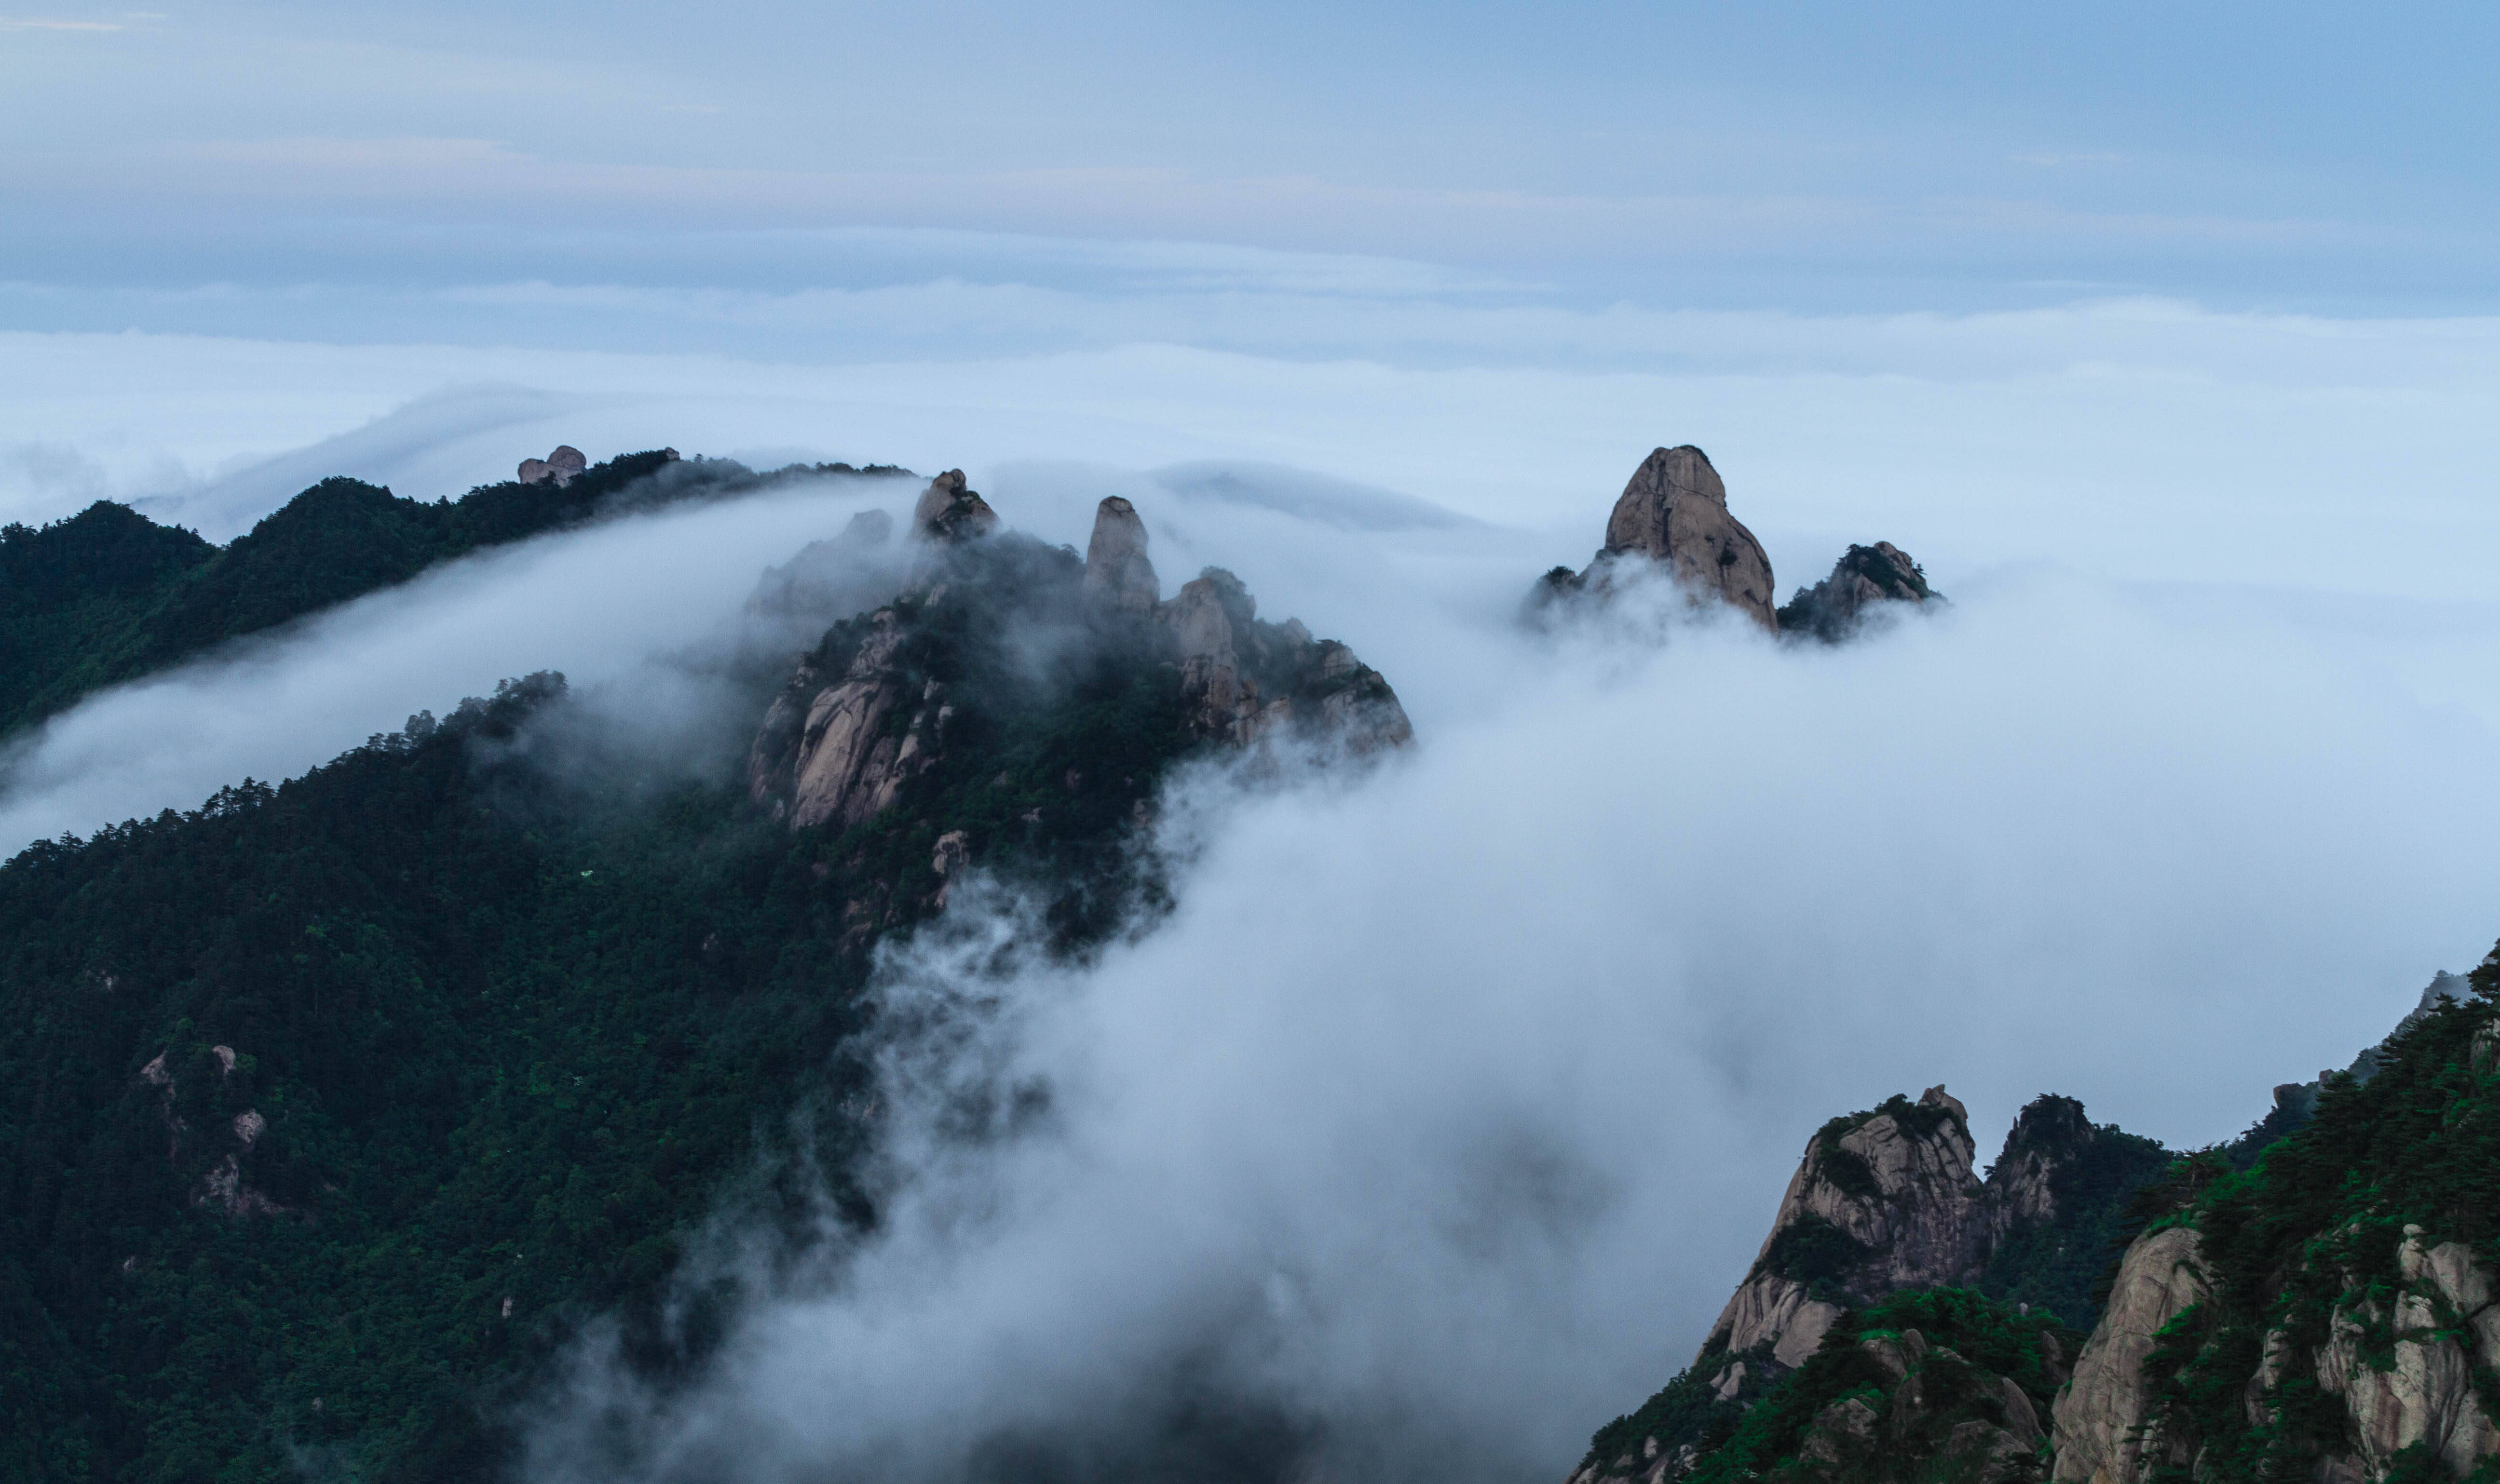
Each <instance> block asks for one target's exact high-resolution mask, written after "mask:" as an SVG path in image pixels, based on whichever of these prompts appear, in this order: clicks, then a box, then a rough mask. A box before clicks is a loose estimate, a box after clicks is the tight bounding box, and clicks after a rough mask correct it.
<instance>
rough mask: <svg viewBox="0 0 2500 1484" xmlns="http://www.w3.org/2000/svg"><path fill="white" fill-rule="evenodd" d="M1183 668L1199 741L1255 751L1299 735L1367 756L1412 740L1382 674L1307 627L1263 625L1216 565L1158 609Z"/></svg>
mask: <svg viewBox="0 0 2500 1484" xmlns="http://www.w3.org/2000/svg"><path fill="white" fill-rule="evenodd" d="M1154 612H1155V621H1156V623H1157V624H1158V625H1160V626H1161V627H1162V628H1163V629H1165V630H1166V631H1167V632H1168V633H1169V635H1170V642H1171V646H1172V650H1173V652H1174V654H1175V655H1176V656H1177V657H1178V659H1179V663H1180V694H1181V704H1182V707H1183V715H1184V718H1185V725H1186V726H1188V727H1189V729H1190V732H1191V733H1192V734H1193V735H1195V736H1198V737H1201V738H1204V739H1207V740H1211V741H1218V742H1225V743H1230V744H1231V745H1233V746H1235V747H1249V746H1252V745H1255V744H1257V743H1259V742H1260V741H1262V740H1263V739H1265V738H1267V737H1271V736H1275V735H1278V734H1280V733H1284V732H1287V731H1292V730H1299V731H1301V732H1303V733H1304V734H1306V735H1310V736H1314V737H1319V738H1325V739H1327V740H1330V741H1332V742H1334V743H1337V744H1339V745H1342V746H1344V747H1346V748H1348V749H1349V750H1350V751H1353V752H1357V753H1368V752H1374V751H1377V750H1379V749H1381V748H1384V747H1397V746H1401V745H1403V744H1404V743H1406V742H1408V741H1411V740H1412V739H1413V737H1414V735H1415V729H1414V727H1413V726H1411V725H1409V724H1408V722H1407V720H1406V711H1405V708H1404V707H1402V706H1400V705H1399V704H1398V695H1397V693H1396V692H1394V691H1392V690H1390V688H1389V682H1388V681H1386V680H1384V679H1382V678H1381V675H1380V672H1379V671H1377V670H1374V669H1372V668H1371V667H1370V666H1369V665H1366V664H1365V663H1364V662H1363V661H1360V660H1357V659H1356V658H1355V657H1354V651H1353V650H1351V649H1348V648H1347V647H1346V646H1344V645H1342V644H1339V643H1336V642H1334V641H1333V640H1315V639H1313V638H1312V637H1311V631H1310V630H1309V629H1305V628H1303V627H1302V625H1301V624H1300V623H1299V621H1297V620H1292V619H1288V620H1287V621H1286V622H1284V623H1282V624H1263V623H1261V622H1259V604H1258V600H1257V599H1255V598H1253V597H1251V596H1250V592H1249V590H1248V589H1247V588H1245V587H1243V586H1242V585H1241V579H1240V578H1238V577H1235V576H1234V575H1233V574H1232V573H1231V572H1228V571H1226V570H1225V569H1224V568H1222V567H1220V566H1210V567H1208V568H1206V569H1205V570H1204V571H1202V572H1201V573H1199V575H1198V576H1197V577H1196V578H1194V579H1192V580H1191V581H1189V582H1185V583H1183V584H1181V590H1180V592H1179V593H1178V594H1176V595H1174V596H1173V597H1172V600H1171V601H1169V602H1168V603H1164V604H1161V605H1160V606H1158V607H1157V608H1156V609H1155V610H1154Z"/></svg>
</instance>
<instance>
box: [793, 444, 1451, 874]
mask: <svg viewBox="0 0 2500 1484" xmlns="http://www.w3.org/2000/svg"><path fill="white" fill-rule="evenodd" d="M999 529H1000V520H999V515H998V512H997V511H996V510H994V509H992V508H991V507H990V504H989V502H988V501H987V500H983V499H982V498H981V497H980V496H979V495H978V494H977V493H975V492H974V491H973V490H972V489H970V487H969V485H968V484H967V483H966V481H965V478H964V474H963V471H962V470H961V469H950V470H948V471H947V472H945V473H943V474H940V475H938V477H937V478H936V479H934V480H932V481H930V484H929V487H928V489H927V490H925V491H924V492H922V494H921V496H920V499H919V500H918V502H917V503H916V505H915V506H914V507H913V510H912V515H911V529H910V532H909V535H908V538H907V539H908V540H909V542H910V543H911V551H912V556H911V560H910V565H909V572H908V575H907V576H906V577H905V579H904V582H903V590H902V595H901V596H903V597H918V598H922V599H927V600H935V599H936V597H938V596H940V595H942V593H943V592H944V589H945V586H946V584H947V581H948V579H949V575H950V573H951V572H952V570H953V564H952V562H951V560H950V553H952V552H954V551H957V550H960V549H962V548H964V547H966V546H968V545H969V544H970V543H972V542H976V541H980V540H983V539H984V538H987V537H989V536H991V535H993V534H994V533H996V532H998V531H999ZM891 530H892V522H891V521H890V520H889V519H887V517H886V516H885V515H884V514H883V513H882V512H879V511H868V512H863V513H862V514H861V515H860V516H858V517H856V518H855V519H854V521H853V523H852V527H851V529H850V530H849V531H847V532H844V533H843V537H842V540H841V542H840V543H839V544H841V545H845V546H848V547H851V548H853V549H856V550H868V549H872V548H874V547H877V546H880V545H882V544H884V543H885V542H886V541H887V540H888V539H889V538H890V535H891ZM1146 544H1147V543H1146V526H1145V522H1144V521H1143V520H1142V519H1141V518H1140V517H1139V516H1138V514H1137V510H1136V507H1135V505H1134V504H1132V503H1131V502H1130V501H1128V500H1123V499H1121V498H1119V497H1118V496H1113V497H1111V498H1109V499H1107V500H1103V501H1102V503H1101V504H1100V505H1099V506H1098V507H1097V508H1096V511H1095V517H1094V531H1093V535H1092V538H1091V539H1090V540H1089V541H1088V543H1087V547H1086V553H1085V569H1084V579H1083V587H1084V596H1085V599H1086V601H1088V602H1090V603H1093V604H1096V605H1099V607H1100V608H1101V609H1102V611H1104V612H1105V613H1106V614H1113V615H1125V616H1127V618H1129V619H1133V620H1135V621H1137V622H1139V623H1141V624H1142V625H1144V626H1146V629H1147V631H1148V632H1149V633H1150V634H1151V635H1152V636H1153V638H1154V640H1155V641H1156V643H1157V645H1158V647H1159V649H1160V659H1161V660H1163V661H1167V662H1168V663H1169V664H1170V666H1171V668H1172V671H1173V673H1174V676H1175V679H1174V684H1175V685H1176V686H1177V688H1178V691H1179V697H1180V702H1181V715H1182V722H1183V725H1184V726H1186V727H1187V729H1188V731H1189V732H1190V734H1191V735H1192V736H1194V737H1196V738H1198V739H1200V740H1201V741H1204V742H1209V743H1213V744H1216V745H1219V746H1224V747H1231V748H1235V749H1250V748H1254V747H1257V746H1259V745H1260V744H1262V743H1263V742H1266V741H1268V740H1270V739H1276V738H1281V737H1283V736H1285V735H1288V734H1299V735H1303V736H1305V737H1308V738H1311V739H1314V740H1316V741H1319V742H1322V743H1325V744H1327V745H1329V746H1332V747H1335V748H1339V749H1342V750H1344V751H1345V752H1347V753H1351V754H1355V755H1365V754H1371V753H1376V752H1379V751H1382V750H1384V749H1389V748H1396V747H1400V746H1403V745H1405V744H1406V743H1407V742H1409V741H1411V740H1412V739H1413V737H1414V727H1413V726H1411V725H1409V723H1408V722H1407V719H1406V712H1405V709H1404V708H1403V707H1402V706H1401V705H1400V704H1399V703H1398V695H1397V693H1396V692H1395V691H1393V690H1392V689H1391V688H1390V686H1389V683H1388V681H1387V680H1386V679H1384V678H1383V677H1382V676H1381V675H1380V673H1379V672H1378V671H1376V670H1374V669H1372V668H1371V667H1370V666H1368V665H1366V664H1365V663H1363V662H1362V661H1360V660H1358V659H1357V658H1355V654H1354V651H1353V650H1352V649H1350V648H1348V647H1347V646H1345V645H1343V644H1340V643H1338V642H1336V641H1335V640H1333V639H1315V638H1313V637H1312V636H1311V632H1310V630H1309V629H1306V628H1304V627H1303V626H1302V624H1301V623H1300V622H1299V621H1298V620H1293V619H1288V620H1286V621H1285V622H1284V623H1282V624H1268V623H1264V622H1260V621H1259V620H1258V618H1257V611H1258V604H1257V602H1256V600H1255V599H1253V598H1252V597H1251V596H1250V594H1249V592H1248V590H1247V589H1245V588H1244V587H1243V586H1242V585H1241V581H1240V579H1238V578H1236V577H1234V575H1233V574H1232V573H1230V572H1228V571H1225V570H1223V569H1222V568H1220V567H1209V568H1207V569H1206V570H1205V571H1204V572H1201V574H1200V575H1199V576H1198V577H1196V578H1194V579H1192V580H1191V581H1189V582H1186V583H1183V584H1181V587H1180V591H1179V592H1178V593H1177V594H1175V595H1174V596H1173V597H1169V598H1166V597H1163V596H1162V595H1163V589H1162V583H1161V581H1160V579H1159V578H1158V577H1157V576H1156V574H1155V568H1154V564H1153V562H1152V561H1150V560H1149V559H1148V557H1147V555H1146ZM868 619H869V624H870V626H871V627H870V633H869V636H868V638H867V640H866V641H865V642H864V643H862V644H861V645H860V646H859V648H858V650H857V651H856V652H855V653H854V654H853V655H852V656H851V658H850V661H849V662H848V664H847V665H846V666H844V667H843V669H842V670H841V672H840V673H839V674H825V673H819V672H818V671H817V670H816V669H815V667H814V665H813V663H812V661H803V662H802V663H801V665H800V666H799V668H798V670H797V672H796V673H794V674H793V675H792V677H791V679H790V681H789V683H788V684H787V685H786V686H784V688H783V689H782V692H781V694H780V696H779V697H778V698H777V699H776V700H775V701H774V702H773V707H772V709H771V710H770V711H769V712H768V713H767V715H766V718H765V722H764V725H763V726H762V727H761V728H760V730H759V731H758V733H757V736H756V741H755V745H754V748H753V749H752V751H751V753H750V755H749V758H748V764H747V786H748V791H749V793H750V794H751V795H752V796H753V797H754V798H755V800H756V801H757V802H758V803H760V804H763V805H764V806H765V807H767V808H768V809H771V810H773V812H774V813H775V814H776V815H777V816H779V817H781V818H784V819H786V820H787V821H788V822H789V823H790V824H791V826H792V827H793V828H804V827H806V826H808V825H813V824H824V823H831V824H832V825H834V826H835V827H836V828H847V827H849V826H852V825H856V824H861V823H867V822H868V821H869V820H872V819H873V818H875V817H876V816H877V815H878V814H879V813H881V812H882V811H883V810H885V809H886V808H887V807H888V806H889V805H891V804H892V803H893V802H894V801H895V800H896V799H897V798H898V797H899V796H900V795H901V793H902V790H903V789H904V787H905V785H906V784H907V783H908V782H909V781H910V780H911V779H912V778H914V777H916V776H917V775H918V774H920V773H921V772H924V771H926V770H927V769H928V768H929V767H930V766H931V765H932V764H933V763H934V761H935V760H936V758H938V756H939V753H940V750H941V749H942V748H943V747H944V745H945V742H944V730H945V726H946V722H947V719H948V718H949V716H950V715H951V714H952V709H953V708H952V706H951V704H950V703H949V701H948V698H947V696H946V695H945V694H944V687H943V685H942V684H941V683H939V682H937V681H927V682H919V683H915V682H913V681H912V680H910V679H909V678H908V677H907V676H906V675H905V673H904V670H903V668H902V667H901V666H899V665H898V664H897V663H896V655H897V652H898V650H899V649H900V648H901V646H902V644H903V642H904V640H905V637H906V634H907V629H908V624H907V619H906V616H905V614H904V612H903V611H902V610H901V609H899V608H897V607H896V606H895V605H893V604H887V605H886V606H883V607H880V608H877V609H876V610H874V611H873V612H872V613H871V614H869V615H868Z"/></svg>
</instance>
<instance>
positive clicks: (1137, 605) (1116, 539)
mask: <svg viewBox="0 0 2500 1484" xmlns="http://www.w3.org/2000/svg"><path fill="white" fill-rule="evenodd" d="M1085 591H1086V592H1088V593H1091V594H1094V595H1096V596H1097V597H1101V598H1102V600H1103V601H1104V602H1107V603H1109V604H1110V605H1111V606H1112V607H1114V608H1119V609H1123V610H1126V611H1128V612H1132V613H1151V612H1153V611H1154V608H1155V605H1156V604H1157V603H1159V602H1161V601H1163V597H1164V589H1163V583H1162V582H1161V581H1160V580H1158V579H1157V578H1156V576H1155V565H1154V564H1153V563H1152V562H1149V561H1148V560H1146V523H1145V522H1144V521H1143V520H1141V519H1139V518H1138V516H1137V507H1136V506H1135V505H1133V504H1131V503H1129V502H1128V501H1127V500H1122V499H1121V498H1120V497H1119V496H1117V495H1113V496H1110V497H1108V498H1107V499H1105V500H1103V501H1102V504H1101V506H1099V507H1098V508H1097V509H1096V510H1095V512H1094V536H1093V539H1092V540H1090V541H1088V542H1086V544H1085Z"/></svg>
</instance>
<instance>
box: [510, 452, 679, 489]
mask: <svg viewBox="0 0 2500 1484" xmlns="http://www.w3.org/2000/svg"><path fill="white" fill-rule="evenodd" d="M670 452H671V453H672V455H674V452H675V450H674V449H672V450H670ZM586 468H590V461H589V460H588V459H587V458H585V457H583V455H582V452H581V450H580V449H578V448H576V447H574V446H573V445H572V444H570V443H558V444H557V445H556V446H555V452H553V453H550V454H548V455H547V456H546V457H545V458H543V459H523V460H522V461H521V469H520V472H519V473H518V474H517V475H515V476H514V477H516V478H518V479H519V480H520V482H521V483H523V484H543V483H544V482H545V481H547V480H549V479H552V480H554V481H555V482H556V487H557V488H558V489H562V488H563V487H564V486H566V485H568V484H571V483H573V481H574V480H575V479H576V478H577V477H579V476H580V474H581V471H582V470H584V469H586Z"/></svg>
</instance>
